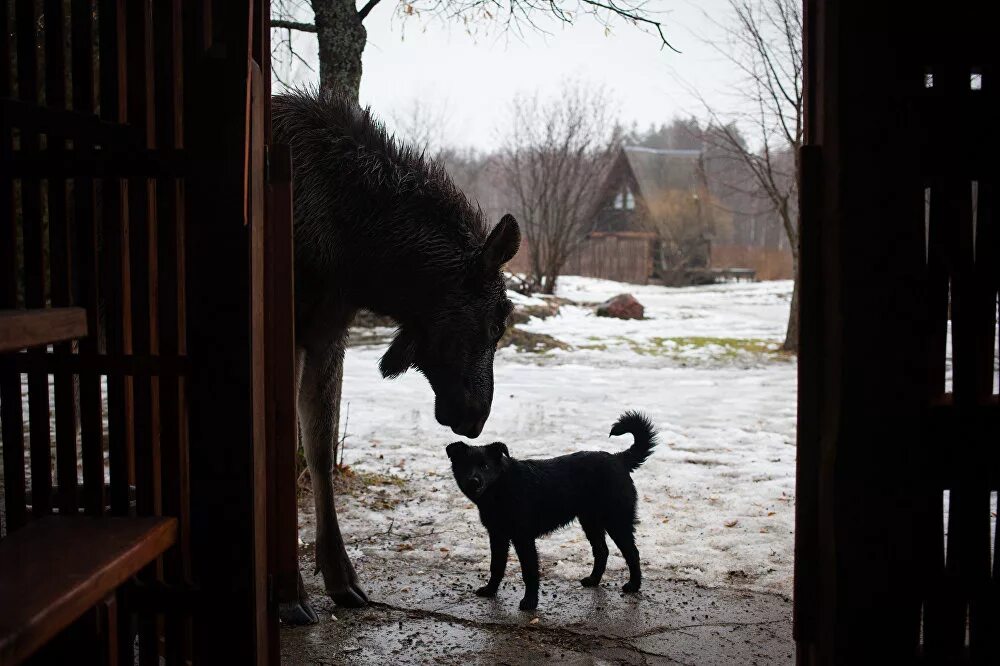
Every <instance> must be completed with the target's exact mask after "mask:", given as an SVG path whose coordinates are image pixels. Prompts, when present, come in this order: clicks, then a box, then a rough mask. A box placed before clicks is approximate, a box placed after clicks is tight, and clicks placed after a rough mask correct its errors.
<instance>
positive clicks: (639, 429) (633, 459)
mask: <svg viewBox="0 0 1000 666" xmlns="http://www.w3.org/2000/svg"><path fill="white" fill-rule="evenodd" d="M627 432H628V433H632V436H633V437H634V438H635V443H634V444H632V446H631V447H630V448H628V449H626V450H625V451H621V452H620V453H616V454H615V455H616V456H618V457H619V458H621V459H622V461H624V463H625V464H626V465H627V466H628V468H629V471H630V472H631V471H635V470H636V469H638V467H639V465H641V464H642V463H644V462H646V458H648V457H649V454H650V453H652V452H653V447H654V446H656V429H654V428H653V422H652V421H650V420H649V417H648V416H646V415H645V414H643V413H642V412H633V411H628V412H625V413H624V414H622V415H621V416H620V417H619V418H618V420H617V421H616V422H615V424H614V425H613V426H611V435H609V437H611V436H614V435H624V434H625V433H627Z"/></svg>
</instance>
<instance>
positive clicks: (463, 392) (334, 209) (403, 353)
mask: <svg viewBox="0 0 1000 666" xmlns="http://www.w3.org/2000/svg"><path fill="white" fill-rule="evenodd" d="M272 123H273V125H272V127H273V140H274V141H275V142H276V143H285V144H288V145H289V146H291V150H292V162H293V169H294V175H293V180H292V185H293V188H294V237H295V276H294V279H295V338H296V340H295V342H296V368H295V371H296V386H297V389H296V390H297V395H296V407H297V411H298V419H299V425H300V428H301V433H302V443H303V447H304V449H305V454H306V463H307V465H308V468H309V473H310V475H311V476H312V485H313V496H314V501H315V505H316V521H317V525H316V528H317V529H316V562H317V566H318V569H319V570H320V571H321V572H322V574H323V580H324V584H325V587H326V591H327V593H328V594H329V595H330V597H331V598H332V599H333V600H334V602H336V603H337V604H338V605H339V606H345V607H359V606H363V605H365V604H366V603H367V602H368V597H367V596H366V595H365V592H364V590H363V589H362V587H361V585H360V584H359V582H358V578H357V575H356V573H355V571H354V567H353V565H352V564H351V561H350V559H349V558H348V555H347V552H346V550H345V548H344V541H343V537H342V535H341V532H340V527H339V525H338V524H337V513H336V509H335V508H334V498H333V486H332V474H333V463H334V460H333V449H334V438H335V432H334V430H335V422H336V418H337V417H336V414H337V410H339V399H340V396H339V382H340V379H341V378H342V377H343V361H344V351H345V347H346V341H347V332H348V327H349V326H350V324H351V321H352V319H353V318H354V315H355V313H356V312H357V311H358V310H359V309H362V308H364V309H367V310H370V311H373V312H375V313H378V314H381V315H384V316H388V317H390V318H391V319H393V320H394V321H395V322H396V323H397V325H398V329H397V332H396V335H395V338H394V339H393V342H392V344H391V345H390V347H389V349H388V351H386V353H385V355H384V356H383V357H382V358H381V360H380V362H379V369H380V371H381V373H382V376H383V377H386V378H393V377H396V376H398V375H400V374H402V373H404V372H406V371H407V370H408V369H410V368H415V369H416V370H418V371H419V372H421V373H422V374H423V375H424V376H425V377H426V378H427V380H428V381H429V382H430V385H431V388H432V389H433V391H434V414H435V417H436V419H437V421H438V422H439V423H440V424H442V425H444V426H448V427H450V428H451V429H452V430H453V431H454V432H455V433H456V434H458V435H461V436H465V437H469V438H475V437H477V436H478V435H479V434H480V432H482V430H483V426H484V425H485V423H486V419H487V418H488V417H489V414H490V406H491V404H492V401H493V356H494V353H495V351H496V344H497V342H498V341H499V340H500V338H501V336H502V335H503V333H504V331H505V329H506V326H507V317H508V315H509V314H510V312H511V310H512V307H513V306H512V304H511V302H510V300H508V299H507V296H506V289H505V283H504V280H503V276H502V274H501V270H500V269H501V267H502V266H503V264H505V263H506V262H507V261H509V260H510V259H511V258H513V256H514V255H515V254H516V253H517V250H518V247H519V245H520V241H521V235H520V230H519V228H518V224H517V221H516V220H515V219H514V218H513V217H512V216H511V215H505V216H504V217H503V218H502V219H501V220H500V221H499V223H498V224H497V225H496V226H495V227H494V228H493V230H492V231H491V232H489V233H488V231H489V230H488V228H487V225H486V221H485V219H484V215H483V213H482V210H481V209H479V208H478V207H474V206H473V205H472V204H471V203H470V202H469V200H468V199H467V198H466V196H465V195H464V194H463V193H462V192H461V191H460V190H459V189H458V188H457V187H456V186H455V184H454V183H453V182H452V180H451V178H450V177H449V176H448V174H447V173H446V172H445V170H444V168H443V167H442V166H441V165H440V164H437V163H436V162H434V161H433V160H429V159H427V158H426V157H425V156H424V155H423V154H418V153H416V152H415V151H413V150H412V149H410V148H408V147H406V146H405V145H403V144H402V143H400V142H398V141H396V140H395V139H394V138H393V137H392V136H390V135H389V133H388V132H387V131H386V128H385V126H384V125H383V124H382V123H381V122H379V121H378V120H376V118H375V117H374V116H373V114H372V113H371V111H370V109H362V108H360V107H359V106H358V105H357V104H356V103H355V102H353V101H350V100H348V99H346V98H342V97H340V96H339V95H337V94H336V93H330V92H314V91H298V92H292V93H289V94H283V95H277V96H275V97H274V98H273V99H272ZM280 615H281V618H282V620H283V621H285V622H288V623H292V624H305V623H312V622H315V621H316V615H315V613H314V612H313V611H312V609H311V608H310V607H309V604H308V600H307V599H306V596H305V592H304V589H303V586H302V579H301V574H300V576H299V600H298V603H295V604H285V605H283V606H282V608H281V613H280Z"/></svg>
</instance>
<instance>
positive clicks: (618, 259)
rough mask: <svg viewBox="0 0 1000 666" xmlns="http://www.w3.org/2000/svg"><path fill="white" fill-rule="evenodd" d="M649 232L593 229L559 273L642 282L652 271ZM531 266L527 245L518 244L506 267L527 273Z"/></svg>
mask: <svg viewBox="0 0 1000 666" xmlns="http://www.w3.org/2000/svg"><path fill="white" fill-rule="evenodd" d="M652 245H653V236H652V234H644V233H639V232H620V233H601V232H597V233H593V234H591V235H590V236H589V237H588V238H587V239H586V240H585V241H584V242H583V243H582V244H580V246H578V247H577V249H576V251H574V252H573V254H572V255H571V256H570V258H569V260H568V261H567V262H566V265H565V266H564V267H563V271H562V273H563V275H583V276H586V277H596V278H603V279H605V280H616V281H618V282H631V283H633V284H646V283H647V282H648V281H649V276H650V275H651V274H652V272H653V248H652ZM530 268H531V249H530V248H529V247H528V245H527V243H525V244H523V245H522V246H521V251H520V252H518V253H517V256H515V257H514V258H513V259H512V260H511V261H510V263H508V264H507V270H509V271H512V272H514V273H527V272H528V271H529V270H530Z"/></svg>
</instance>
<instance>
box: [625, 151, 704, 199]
mask: <svg viewBox="0 0 1000 666" xmlns="http://www.w3.org/2000/svg"><path fill="white" fill-rule="evenodd" d="M622 152H623V153H624V155H625V160H626V161H627V162H628V165H629V168H630V169H631V170H632V175H633V176H635V181H636V185H638V186H639V193H640V194H641V196H642V197H643V198H644V199H645V200H646V201H654V200H656V199H658V198H660V197H661V196H662V195H664V194H665V193H666V192H668V191H670V190H685V189H690V188H694V187H697V186H698V182H699V175H698V172H699V168H700V166H701V154H702V153H701V151H700V150H680V149H664V148H645V147H643V146H624V147H623V148H622Z"/></svg>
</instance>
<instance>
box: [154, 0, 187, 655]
mask: <svg viewBox="0 0 1000 666" xmlns="http://www.w3.org/2000/svg"><path fill="white" fill-rule="evenodd" d="M154 11H155V12H156V15H155V17H154V23H153V25H154V30H155V35H154V42H155V44H156V46H157V47H156V51H155V53H156V63H155V65H156V77H155V81H156V95H155V97H156V103H157V116H156V130H157V135H156V143H157V145H158V146H161V147H163V148H167V149H171V150H178V149H181V148H183V132H184V124H183V90H184V68H183V53H182V41H181V35H182V33H181V20H182V17H181V2H180V0H169V1H166V2H159V3H157V4H156V5H155V6H154ZM182 197H183V188H182V181H181V180H180V179H176V178H161V179H160V180H159V181H158V182H157V197H156V199H157V210H156V216H157V228H158V233H159V238H158V239H157V249H158V256H157V266H158V270H159V275H158V280H159V313H158V315H159V326H160V348H159V351H160V354H161V355H167V356H171V357H175V356H176V355H178V354H181V353H183V350H184V349H185V345H184V337H183V336H184V323H183V322H184V318H183V312H182V310H183V293H184V292H183V281H184V266H183V257H184V253H183V243H184V236H183V224H184V220H183V208H184V204H183V198H182ZM159 382H160V424H161V433H160V446H161V452H160V455H161V457H162V463H161V464H162V479H163V481H162V484H163V485H162V496H163V513H164V515H168V516H176V517H177V518H178V521H179V525H178V543H179V546H180V547H179V548H175V549H172V550H171V551H170V552H168V553H166V554H165V555H164V558H163V565H164V579H165V580H166V581H167V582H168V583H180V582H183V581H186V580H188V579H189V577H190V558H189V556H188V555H189V553H190V539H189V531H188V526H189V523H190V517H189V496H188V461H187V451H186V437H185V434H186V428H185V419H184V412H183V405H184V392H183V391H184V389H183V381H182V380H181V378H180V377H178V376H175V375H166V376H161V377H160V380H159ZM190 620H191V619H190V615H186V616H185V615H182V614H180V613H170V614H168V615H167V616H166V618H165V625H164V632H165V634H164V642H165V646H164V647H165V655H164V656H165V658H166V661H167V664H179V663H182V662H183V661H184V660H186V659H190V656H191V655H190V645H189V642H190V641H188V640H186V637H187V636H188V635H189V634H190V624H191V622H190Z"/></svg>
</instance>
